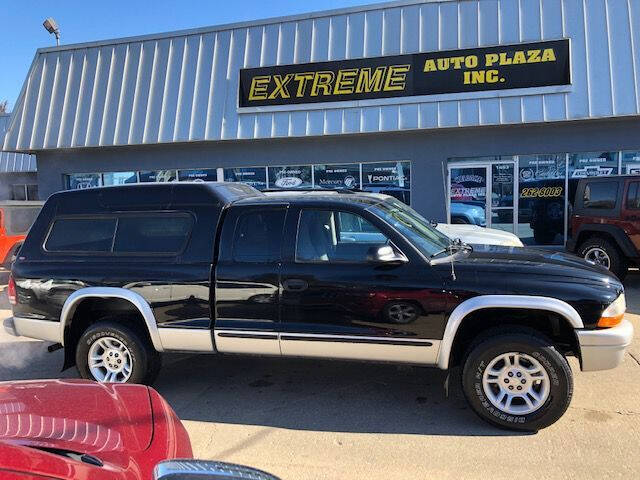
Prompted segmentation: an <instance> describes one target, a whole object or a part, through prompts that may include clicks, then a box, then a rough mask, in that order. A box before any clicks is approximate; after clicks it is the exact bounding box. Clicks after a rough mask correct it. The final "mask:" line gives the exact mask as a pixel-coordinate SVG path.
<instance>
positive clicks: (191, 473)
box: [153, 459, 280, 480]
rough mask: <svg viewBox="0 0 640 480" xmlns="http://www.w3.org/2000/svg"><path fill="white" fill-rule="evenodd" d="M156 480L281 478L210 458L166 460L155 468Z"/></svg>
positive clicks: (273, 479) (268, 479) (257, 479)
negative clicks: (210, 459)
mask: <svg viewBox="0 0 640 480" xmlns="http://www.w3.org/2000/svg"><path fill="white" fill-rule="evenodd" d="M153 478H154V480H246V479H249V478H250V479H252V480H280V479H279V478H278V477H275V476H273V475H271V474H270V473H267V472H263V471H262V470H257V469H255V468H251V467H245V466H244V465H235V464H233V463H225V462H215V461H208V460H193V459H184V460H165V461H163V462H160V463H158V464H157V465H156V467H155V468H154V469H153Z"/></svg>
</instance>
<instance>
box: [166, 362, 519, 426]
mask: <svg viewBox="0 0 640 480" xmlns="http://www.w3.org/2000/svg"><path fill="white" fill-rule="evenodd" d="M172 357H173V358H172V359H171V360H170V362H165V365H164V367H163V369H162V371H161V373H160V377H159V378H158V381H157V382H156V385H155V388H156V389H157V390H158V391H159V392H160V393H161V394H162V395H163V396H164V397H165V398H166V399H167V400H168V401H169V402H170V403H171V405H172V406H173V407H174V409H175V410H176V412H177V414H178V416H179V417H180V418H181V419H183V420H196V421H202V422H217V423H230V424H242V425H260V426H270V427H277V428H287V429H295V430H314V431H330V432H356V433H396V434H397V433H401V434H402V433H403V434H428V435H460V436H506V435H518V433H517V432H508V431H504V430H499V429H496V428H493V427H491V426H489V425H487V424H485V423H484V422H482V421H481V420H480V419H478V418H477V417H476V415H475V414H474V413H473V412H472V411H471V410H470V408H469V407H468V406H467V404H466V401H465V399H464V397H463V395H462V392H461V391H460V388H459V387H458V384H457V380H453V378H452V381H451V383H452V385H453V384H454V383H455V386H454V388H452V389H451V395H450V397H449V398H446V397H445V392H444V381H445V378H446V377H445V373H444V372H442V371H439V370H436V369H428V368H421V367H408V366H407V367H398V366H395V365H388V364H384V365H380V364H377V365H376V364H366V363H356V362H342V361H315V360H305V359H278V358H266V357H262V358H260V357H233V356H225V357H223V356H220V357H216V356H212V355H199V356H195V355H194V356H186V355H181V356H172Z"/></svg>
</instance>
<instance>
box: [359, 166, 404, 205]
mask: <svg viewBox="0 0 640 480" xmlns="http://www.w3.org/2000/svg"><path fill="white" fill-rule="evenodd" d="M362 189H363V190H365V191H367V192H374V193H384V194H386V195H391V196H392V197H395V198H397V199H398V200H400V201H401V202H404V203H406V204H407V205H411V163H410V162H379V163H363V164H362Z"/></svg>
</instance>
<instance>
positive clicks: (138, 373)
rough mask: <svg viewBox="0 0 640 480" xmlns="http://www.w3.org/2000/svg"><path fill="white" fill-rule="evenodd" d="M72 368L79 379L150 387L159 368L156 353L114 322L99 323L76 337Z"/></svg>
mask: <svg viewBox="0 0 640 480" xmlns="http://www.w3.org/2000/svg"><path fill="white" fill-rule="evenodd" d="M76 365H77V367H78V372H79V373H80V376H81V377H82V378H88V379H90V380H95V381H97V382H101V383H143V384H146V385H150V384H151V383H152V382H153V381H154V380H155V378H156V376H157V375H158V371H159V369H160V354H159V353H158V352H156V351H155V350H154V349H153V346H151V345H150V344H149V342H148V341H146V339H144V338H143V337H141V336H140V335H139V334H138V333H137V332H135V331H134V330H132V329H130V328H128V327H126V326H124V325H121V324H120V323H118V322H114V321H101V322H98V323H95V324H93V325H91V326H90V327H89V328H88V329H87V330H86V331H85V332H84V333H83V334H82V336H81V337H80V340H79V341H78V345H77V347H76Z"/></svg>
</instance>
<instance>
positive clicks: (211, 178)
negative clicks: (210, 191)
mask: <svg viewBox="0 0 640 480" xmlns="http://www.w3.org/2000/svg"><path fill="white" fill-rule="evenodd" d="M178 180H179V181H181V182H217V181H218V169H217V168H200V169H190V170H178Z"/></svg>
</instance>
